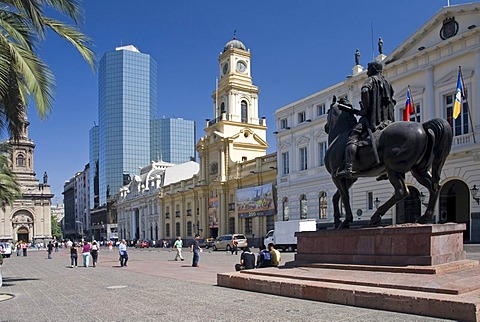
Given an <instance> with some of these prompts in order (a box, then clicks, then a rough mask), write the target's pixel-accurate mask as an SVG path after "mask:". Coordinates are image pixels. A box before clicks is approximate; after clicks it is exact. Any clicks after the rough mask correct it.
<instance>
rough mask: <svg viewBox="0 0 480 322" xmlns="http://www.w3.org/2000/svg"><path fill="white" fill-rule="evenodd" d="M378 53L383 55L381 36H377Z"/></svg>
mask: <svg viewBox="0 0 480 322" xmlns="http://www.w3.org/2000/svg"><path fill="white" fill-rule="evenodd" d="M378 53H379V54H380V55H383V40H382V37H380V38H378Z"/></svg>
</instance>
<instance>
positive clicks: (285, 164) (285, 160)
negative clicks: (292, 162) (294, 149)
mask: <svg viewBox="0 0 480 322" xmlns="http://www.w3.org/2000/svg"><path fill="white" fill-rule="evenodd" d="M289 173H290V166H289V157H288V152H284V153H282V174H283V175H287V174H289Z"/></svg>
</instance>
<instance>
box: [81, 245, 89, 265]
mask: <svg viewBox="0 0 480 322" xmlns="http://www.w3.org/2000/svg"><path fill="white" fill-rule="evenodd" d="M90 249H91V247H90V244H89V243H88V242H87V241H85V242H84V243H83V247H82V257H83V267H88V265H89V262H90Z"/></svg>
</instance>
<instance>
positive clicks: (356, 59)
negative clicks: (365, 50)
mask: <svg viewBox="0 0 480 322" xmlns="http://www.w3.org/2000/svg"><path fill="white" fill-rule="evenodd" d="M355 65H360V51H359V50H358V49H357V50H356V51H355Z"/></svg>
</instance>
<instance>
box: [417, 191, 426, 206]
mask: <svg viewBox="0 0 480 322" xmlns="http://www.w3.org/2000/svg"><path fill="white" fill-rule="evenodd" d="M426 197H427V196H426V195H425V194H424V193H423V192H420V197H419V198H420V202H421V203H422V204H423V205H424V206H425V207H427V206H428V202H424V201H425V198H426Z"/></svg>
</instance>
